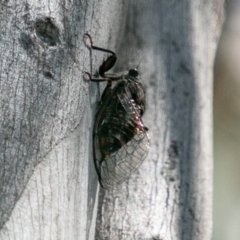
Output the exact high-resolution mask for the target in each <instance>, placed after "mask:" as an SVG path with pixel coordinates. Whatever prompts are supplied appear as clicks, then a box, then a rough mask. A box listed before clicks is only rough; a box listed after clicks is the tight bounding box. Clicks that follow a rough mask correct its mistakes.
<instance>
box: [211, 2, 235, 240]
mask: <svg viewBox="0 0 240 240" xmlns="http://www.w3.org/2000/svg"><path fill="white" fill-rule="evenodd" d="M214 154H215V158H214V196H213V197H214V200H213V240H240V171H239V170H240V0H226V20H225V23H224V26H223V29H222V35H221V38H220V42H219V46H218V50H217V54H216V60H215V68H214Z"/></svg>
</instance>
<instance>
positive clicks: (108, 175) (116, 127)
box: [93, 83, 149, 188]
mask: <svg viewBox="0 0 240 240" xmlns="http://www.w3.org/2000/svg"><path fill="white" fill-rule="evenodd" d="M129 94H130V92H129V91H128V88H127V87H126V85H124V84H122V83H119V84H118V85H117V86H116V87H115V88H114V89H113V90H112V92H111V95H109V96H108V97H107V98H106V99H105V101H104V102H103V104H102V106H101V107H100V109H99V112H98V114H97V117H96V121H95V126H94V136H93V137H94V139H93V141H94V142H93V144H94V146H93V149H94V163H95V167H96V171H97V174H98V176H99V181H100V183H101V185H102V186H103V187H105V188H107V187H108V186H113V185H116V184H120V183H122V182H123V181H124V180H125V179H127V178H129V177H130V175H131V173H133V172H134V171H135V170H136V169H137V168H138V167H139V166H140V164H141V163H142V162H143V160H144V159H145V157H146V155H147V153H148V150H149V137H148V134H147V132H146V128H145V127H144V125H143V123H142V120H141V116H140V113H139V111H138V110H137V109H136V108H137V106H136V104H135V103H134V101H132V99H131V96H130V95H129Z"/></svg>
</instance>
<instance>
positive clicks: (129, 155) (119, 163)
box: [99, 129, 150, 188]
mask: <svg viewBox="0 0 240 240" xmlns="http://www.w3.org/2000/svg"><path fill="white" fill-rule="evenodd" d="M149 145H150V139H149V136H148V134H147V133H146V132H145V131H142V130H139V129H138V130H137V133H136V134H135V135H134V137H133V138H132V140H131V141H129V142H128V143H127V144H125V145H124V146H123V147H122V148H120V149H119V150H118V151H116V152H114V153H113V154H111V155H110V156H109V157H108V158H106V159H104V161H102V163H101V164H100V165H99V171H100V175H101V178H100V181H101V185H102V186H103V187H105V188H108V187H110V186H114V185H117V184H120V183H122V182H123V181H125V180H126V179H128V178H129V177H130V175H131V174H132V173H133V172H134V171H136V170H137V169H138V167H139V166H140V165H141V164H142V162H143V160H144V159H145V158H146V156H147V154H148V151H149Z"/></svg>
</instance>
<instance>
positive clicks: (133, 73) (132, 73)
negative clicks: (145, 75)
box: [128, 69, 138, 77]
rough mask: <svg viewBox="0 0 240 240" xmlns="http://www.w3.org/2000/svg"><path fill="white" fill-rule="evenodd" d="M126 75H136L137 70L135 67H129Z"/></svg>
mask: <svg viewBox="0 0 240 240" xmlns="http://www.w3.org/2000/svg"><path fill="white" fill-rule="evenodd" d="M128 75H130V76H132V77H137V76H138V70H137V69H130V70H129V72H128Z"/></svg>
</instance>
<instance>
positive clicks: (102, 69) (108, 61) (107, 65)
mask: <svg viewBox="0 0 240 240" xmlns="http://www.w3.org/2000/svg"><path fill="white" fill-rule="evenodd" d="M85 36H87V37H88V38H89V41H90V48H91V49H94V50H98V51H101V52H107V53H110V54H111V55H110V56H109V57H108V58H107V59H106V60H105V61H104V62H103V63H102V65H101V66H100V67H99V70H98V72H99V75H100V76H101V77H102V78H106V75H105V72H107V71H109V70H110V69H111V68H112V67H113V66H114V65H115V63H116V61H117V56H116V54H115V52H113V51H111V50H109V49H105V48H100V47H97V46H94V45H93V41H92V38H91V36H90V35H89V34H88V33H85ZM102 81H104V80H102ZM105 81H106V80H105Z"/></svg>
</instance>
